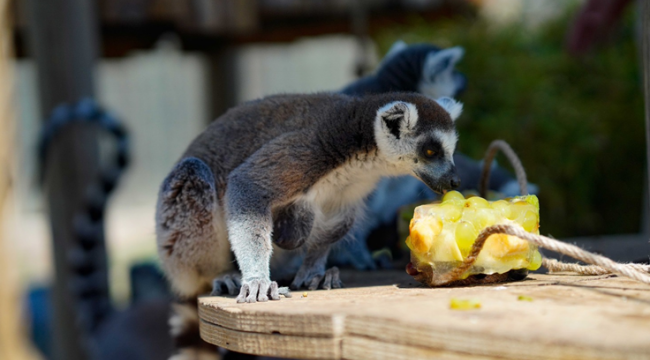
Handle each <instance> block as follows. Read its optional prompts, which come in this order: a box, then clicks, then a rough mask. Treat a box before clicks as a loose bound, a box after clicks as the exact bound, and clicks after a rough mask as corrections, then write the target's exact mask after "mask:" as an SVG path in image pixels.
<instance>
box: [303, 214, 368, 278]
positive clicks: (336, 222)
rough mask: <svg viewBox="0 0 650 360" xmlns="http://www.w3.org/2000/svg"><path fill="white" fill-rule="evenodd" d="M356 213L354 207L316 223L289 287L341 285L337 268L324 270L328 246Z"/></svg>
mask: <svg viewBox="0 0 650 360" xmlns="http://www.w3.org/2000/svg"><path fill="white" fill-rule="evenodd" d="M357 213H358V208H356V207H354V208H350V209H347V210H346V211H344V212H342V213H340V214H338V215H337V216H336V217H335V218H331V219H329V220H327V221H324V223H322V224H318V225H317V226H316V227H315V228H314V229H313V230H312V236H311V237H310V241H309V244H308V246H309V247H308V249H307V253H306V255H305V259H304V260H303V263H302V266H300V269H299V270H298V273H297V274H296V276H295V278H294V279H293V282H292V283H291V289H293V290H297V289H300V288H301V287H303V286H305V287H307V288H308V289H309V290H316V289H318V288H319V287H320V288H321V289H326V290H329V289H332V288H340V287H342V286H343V283H342V282H341V279H340V278H339V269H338V268H337V267H333V268H331V269H328V270H325V265H326V263H327V255H328V254H329V251H330V246H331V245H332V244H333V243H335V242H337V241H339V240H341V239H342V238H343V237H344V236H345V235H346V234H347V233H348V231H350V229H351V228H352V225H353V224H354V221H355V219H356V217H357Z"/></svg>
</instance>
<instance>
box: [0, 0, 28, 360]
mask: <svg viewBox="0 0 650 360" xmlns="http://www.w3.org/2000/svg"><path fill="white" fill-rule="evenodd" d="M9 3H10V1H9V0H0V129H1V130H0V284H1V285H0V314H2V316H1V317H0V359H21V360H22V359H29V358H31V354H30V353H29V351H28V350H27V343H26V338H25V336H26V332H25V326H24V325H23V324H22V323H21V320H22V319H21V318H22V317H21V316H20V315H21V311H20V299H21V297H22V296H21V295H22V294H21V292H20V288H19V286H18V282H17V272H16V268H15V263H14V262H13V261H12V256H11V251H10V244H9V242H8V240H7V239H6V238H4V235H5V232H4V231H3V225H4V224H6V221H7V219H6V218H5V216H4V215H6V211H7V210H8V208H9V207H10V204H9V198H10V196H11V195H10V194H11V190H12V186H11V183H12V181H11V180H12V174H13V166H12V164H13V156H12V150H13V148H14V146H15V144H14V142H13V139H14V134H15V126H14V124H15V123H14V116H15V113H14V109H13V106H12V104H13V100H14V99H13V85H14V81H13V76H12V71H11V69H12V67H13V63H12V60H13V53H12V49H13V44H12V28H11V25H12V24H11V22H10V21H9V19H10V16H9V9H10V7H9Z"/></svg>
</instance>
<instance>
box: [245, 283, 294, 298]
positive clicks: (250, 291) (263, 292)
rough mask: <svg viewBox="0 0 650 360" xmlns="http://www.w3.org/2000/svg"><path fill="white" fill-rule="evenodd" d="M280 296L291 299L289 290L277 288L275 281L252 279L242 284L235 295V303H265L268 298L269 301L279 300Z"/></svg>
mask: <svg viewBox="0 0 650 360" xmlns="http://www.w3.org/2000/svg"><path fill="white" fill-rule="evenodd" d="M280 294H282V295H284V296H285V297H291V293H290V292H289V290H288V289H287V288H278V283H277V282H275V281H269V280H259V279H254V280H250V281H244V282H243V284H242V286H241V289H240V290H239V295H237V302H238V303H244V302H247V303H255V302H258V301H259V302H265V301H268V300H269V298H270V299H271V300H280Z"/></svg>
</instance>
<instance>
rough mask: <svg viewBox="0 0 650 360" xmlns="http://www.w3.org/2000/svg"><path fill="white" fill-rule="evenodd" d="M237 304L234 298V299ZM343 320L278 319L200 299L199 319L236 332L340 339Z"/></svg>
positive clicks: (312, 317)
mask: <svg viewBox="0 0 650 360" xmlns="http://www.w3.org/2000/svg"><path fill="white" fill-rule="evenodd" d="M233 301H234V299H233ZM343 317H344V315H338V314H323V315H314V314H309V315H300V314H295V315H291V316H286V317H282V316H278V315H277V314H273V313H268V312H264V311H255V310H253V311H251V312H243V311H241V310H240V309H239V308H236V307H228V306H223V305H220V304H216V303H214V302H210V300H209V299H207V298H199V318H200V319H202V320H204V321H206V322H208V323H211V324H214V325H216V326H220V327H224V328H227V329H230V330H234V331H240V332H254V333H260V334H262V333H266V334H283V335H296V336H308V337H329V338H334V337H340V336H341V335H342V332H343Z"/></svg>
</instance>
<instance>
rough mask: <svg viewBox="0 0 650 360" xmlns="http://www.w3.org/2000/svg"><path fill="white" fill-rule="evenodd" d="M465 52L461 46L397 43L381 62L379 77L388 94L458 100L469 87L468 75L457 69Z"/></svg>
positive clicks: (378, 71)
mask: <svg viewBox="0 0 650 360" xmlns="http://www.w3.org/2000/svg"><path fill="white" fill-rule="evenodd" d="M464 53H465V50H464V49H463V48H462V47H460V46H456V47H451V48H448V49H441V48H438V47H436V46H433V45H429V44H415V45H407V44H406V43H404V42H403V41H398V42H396V43H395V44H393V46H392V47H391V49H390V50H389V51H388V53H387V54H386V56H385V57H384V59H383V60H382V62H381V64H380V65H379V69H378V70H377V74H376V77H377V80H378V81H380V82H381V83H382V87H383V88H386V89H385V90H386V91H409V92H411V91H413V92H419V93H421V94H423V95H426V96H429V97H431V98H433V99H436V98H439V97H443V96H451V97H455V96H458V95H459V94H460V93H461V92H462V91H463V90H464V89H465V87H466V84H467V80H466V78H465V76H464V75H463V74H461V73H459V72H458V71H456V69H455V67H456V64H457V63H458V61H460V60H461V59H462V58H463V55H464Z"/></svg>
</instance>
